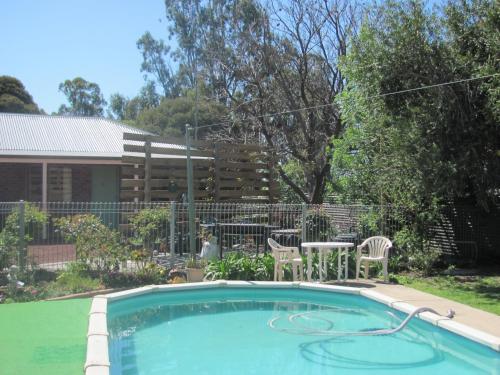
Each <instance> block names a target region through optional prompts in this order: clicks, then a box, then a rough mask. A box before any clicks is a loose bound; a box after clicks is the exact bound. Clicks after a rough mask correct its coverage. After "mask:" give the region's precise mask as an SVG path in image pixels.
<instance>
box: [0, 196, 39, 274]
mask: <svg viewBox="0 0 500 375" xmlns="http://www.w3.org/2000/svg"><path fill="white" fill-rule="evenodd" d="M46 222H47V214H45V213H44V212H42V211H40V210H39V209H38V208H37V207H35V206H33V205H32V204H29V203H25V205H24V227H25V228H24V233H25V235H24V243H25V244H29V243H30V242H31V241H33V239H34V235H36V234H37V233H39V232H40V231H41V230H42V227H43V224H44V223H46ZM20 245H21V238H20V237H19V207H18V206H17V207H16V208H15V209H14V210H12V212H11V213H10V214H9V216H7V219H6V220H5V226H4V228H3V229H2V231H1V232H0V271H1V270H2V269H4V268H8V267H10V266H11V265H12V264H15V263H16V261H15V260H16V257H17V253H18V250H19V247H20Z"/></svg>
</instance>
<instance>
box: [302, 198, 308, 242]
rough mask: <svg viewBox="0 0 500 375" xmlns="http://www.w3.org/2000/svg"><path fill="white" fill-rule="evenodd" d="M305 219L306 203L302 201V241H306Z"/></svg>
mask: <svg viewBox="0 0 500 375" xmlns="http://www.w3.org/2000/svg"><path fill="white" fill-rule="evenodd" d="M306 220H307V204H306V203H302V228H301V232H302V242H306V241H307V238H306V230H307V225H306Z"/></svg>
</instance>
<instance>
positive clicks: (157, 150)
mask: <svg viewBox="0 0 500 375" xmlns="http://www.w3.org/2000/svg"><path fill="white" fill-rule="evenodd" d="M123 150H124V151H125V152H137V153H144V152H145V147H144V146H137V145H124V146H123ZM151 153H152V154H157V155H180V156H186V150H179V149H178V148H168V147H155V146H151ZM191 156H201V157H211V156H213V154H212V153H211V152H209V151H198V150H191Z"/></svg>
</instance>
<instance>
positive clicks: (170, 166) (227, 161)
mask: <svg viewBox="0 0 500 375" xmlns="http://www.w3.org/2000/svg"><path fill="white" fill-rule="evenodd" d="M123 139H124V140H126V141H132V142H130V144H125V145H124V151H125V152H128V153H133V154H132V155H133V156H132V155H131V154H129V155H123V157H122V162H123V164H125V165H124V166H123V167H122V179H121V191H120V199H121V200H122V201H130V200H134V199H138V200H139V201H145V202H150V201H165V200H175V201H181V200H182V199H183V198H184V196H185V195H187V170H186V149H185V142H184V140H182V139H179V138H172V137H169V138H165V137H160V136H152V135H144V134H133V133H125V134H124V136H123ZM134 154H137V156H136V155H134ZM191 157H192V162H193V177H194V197H195V199H196V200H208V201H212V202H260V203H268V202H269V203H272V202H275V201H276V200H277V198H278V192H279V189H278V185H277V178H276V176H275V175H274V169H273V165H274V164H273V160H272V157H271V154H270V152H269V151H268V150H267V149H266V148H265V147H262V146H260V145H248V144H225V143H216V142H209V141H193V142H192V149H191ZM183 195H184V196H183Z"/></svg>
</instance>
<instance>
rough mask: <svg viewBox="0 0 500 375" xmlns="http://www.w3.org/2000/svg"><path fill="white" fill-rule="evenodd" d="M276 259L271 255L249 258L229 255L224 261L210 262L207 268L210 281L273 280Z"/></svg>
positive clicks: (236, 254) (240, 255)
mask: <svg viewBox="0 0 500 375" xmlns="http://www.w3.org/2000/svg"><path fill="white" fill-rule="evenodd" d="M273 276H274V258H273V257H272V255H271V254H264V255H262V256H249V255H245V254H242V253H229V254H227V255H226V256H225V257H224V258H223V259H218V260H214V261H210V262H209V263H208V265H207V266H206V267H205V278H207V279H208V280H218V279H225V280H260V281H264V280H272V279H273Z"/></svg>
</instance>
